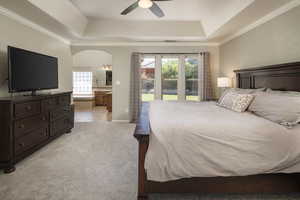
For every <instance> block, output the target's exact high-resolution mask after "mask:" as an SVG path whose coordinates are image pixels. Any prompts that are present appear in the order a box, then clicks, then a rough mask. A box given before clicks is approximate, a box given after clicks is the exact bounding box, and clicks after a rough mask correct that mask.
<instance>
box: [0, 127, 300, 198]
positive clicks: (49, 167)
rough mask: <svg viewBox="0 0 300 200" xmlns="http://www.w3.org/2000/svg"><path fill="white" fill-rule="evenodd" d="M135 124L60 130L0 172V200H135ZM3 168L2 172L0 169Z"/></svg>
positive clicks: (155, 196) (200, 196)
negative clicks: (9, 170)
mask: <svg viewBox="0 0 300 200" xmlns="http://www.w3.org/2000/svg"><path fill="white" fill-rule="evenodd" d="M134 128H135V125H133V124H122V123H112V122H105V121H102V122H100V121H99V122H91V123H76V125H75V128H74V130H73V131H72V133H71V134H69V135H64V136H62V137H60V138H58V139H57V140H55V141H54V142H52V143H51V144H49V145H47V146H46V147H44V148H43V149H41V150H40V151H38V152H36V153H34V154H33V155H32V156H30V157H29V158H27V159H25V160H24V161H22V162H20V163H19V164H17V166H16V167H17V170H16V172H14V173H12V174H8V175H7V174H0V200H136V193H137V150H138V149H137V141H136V140H135V139H134V138H133V137H132V134H133V131H134ZM1 173H2V172H1ZM262 199H267V200H281V199H285V200H296V199H300V195H298V194H294V195H176V194H174V195H151V197H150V200H262Z"/></svg>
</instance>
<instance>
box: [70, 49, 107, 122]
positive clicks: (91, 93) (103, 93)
mask: <svg viewBox="0 0 300 200" xmlns="http://www.w3.org/2000/svg"><path fill="white" fill-rule="evenodd" d="M73 99H74V105H75V121H77V122H90V121H98V120H108V121H110V120H111V118H112V114H111V113H112V55H111V54H110V53H107V52H105V51H101V50H84V51H80V52H78V53H76V54H74V55H73Z"/></svg>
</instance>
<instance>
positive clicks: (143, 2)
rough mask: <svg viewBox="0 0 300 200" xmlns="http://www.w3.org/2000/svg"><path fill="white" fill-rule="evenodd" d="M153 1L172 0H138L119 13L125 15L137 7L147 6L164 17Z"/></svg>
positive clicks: (158, 15)
mask: <svg viewBox="0 0 300 200" xmlns="http://www.w3.org/2000/svg"><path fill="white" fill-rule="evenodd" d="M155 1H172V0H138V1H136V2H135V3H133V4H131V5H130V6H129V7H128V8H126V9H125V10H124V11H123V12H122V13H121V15H127V14H128V13H130V12H132V11H133V10H135V9H136V8H138V7H141V8H149V9H150V10H151V12H152V13H153V14H154V15H156V16H157V17H159V18H161V17H164V16H165V14H164V12H163V11H162V9H161V8H160V7H159V6H158V5H157V3H155Z"/></svg>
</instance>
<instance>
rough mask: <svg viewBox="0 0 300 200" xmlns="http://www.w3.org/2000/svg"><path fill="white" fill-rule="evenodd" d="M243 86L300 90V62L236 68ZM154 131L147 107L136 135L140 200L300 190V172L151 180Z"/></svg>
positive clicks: (143, 111)
mask: <svg viewBox="0 0 300 200" xmlns="http://www.w3.org/2000/svg"><path fill="white" fill-rule="evenodd" d="M234 72H235V73H236V76H237V86H238V87H239V88H244V89H249V88H261V87H267V88H272V89H275V90H289V91H300V62H297V63H287V64H280V65H272V66H265V67H259V68H250V69H242V70H236V71H234ZM150 133H151V130H150V125H149V120H148V113H147V108H146V107H145V106H144V107H143V109H142V112H141V114H140V118H139V122H138V124H137V128H136V131H135V133H134V137H135V138H136V139H137V140H138V143H139V156H138V158H139V159H138V160H139V161H138V200H144V199H147V198H148V194H150V193H294V192H300V172H299V173H294V174H282V173H280V174H259V175H252V176H240V177H212V178H201V177H197V178H187V179H180V180H176V181H169V182H154V181H149V180H147V175H146V171H145V169H144V161H145V156H146V152H147V149H148V145H149V135H150Z"/></svg>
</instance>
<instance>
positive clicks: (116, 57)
mask: <svg viewBox="0 0 300 200" xmlns="http://www.w3.org/2000/svg"><path fill="white" fill-rule="evenodd" d="M71 49H72V54H76V53H78V52H80V51H83V50H104V51H107V52H109V53H110V54H112V56H113V65H112V66H113V120H128V119H129V113H128V109H129V94H130V93H129V86H130V58H131V54H132V52H142V53H155V52H156V53H186V52H203V51H208V52H210V53H211V67H212V73H213V82H214V85H216V78H217V75H218V74H219V71H218V69H219V48H218V47H214V46H202V47H174V46H172V47H167V46H164V47H150V46H149V47H109V46H72V47H71ZM116 81H120V83H121V84H120V85H116Z"/></svg>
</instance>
